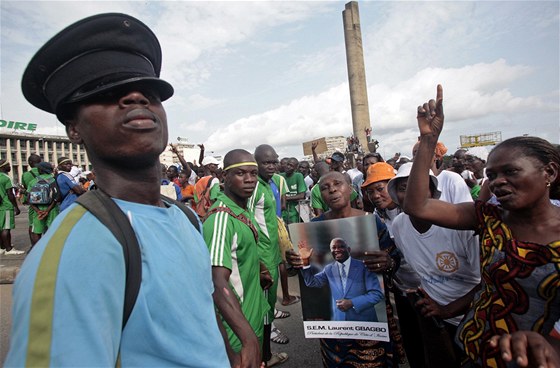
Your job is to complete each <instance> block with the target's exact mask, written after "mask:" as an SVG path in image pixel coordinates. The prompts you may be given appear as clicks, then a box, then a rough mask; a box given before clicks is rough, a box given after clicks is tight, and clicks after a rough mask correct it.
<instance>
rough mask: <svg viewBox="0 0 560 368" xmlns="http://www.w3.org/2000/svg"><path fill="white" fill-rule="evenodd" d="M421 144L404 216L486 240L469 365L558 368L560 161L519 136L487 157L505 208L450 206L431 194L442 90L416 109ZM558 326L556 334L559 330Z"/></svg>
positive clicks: (466, 339)
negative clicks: (559, 203) (559, 202)
mask: <svg viewBox="0 0 560 368" xmlns="http://www.w3.org/2000/svg"><path fill="white" fill-rule="evenodd" d="M417 119H418V127H419V129H420V145H419V149H418V153H417V155H416V156H415V158H414V165H413V167H412V171H411V174H410V177H409V180H408V190H407V192H406V197H405V205H404V210H405V212H406V213H409V214H411V215H414V216H416V217H418V218H421V219H423V220H427V221H430V222H432V223H434V224H436V225H439V226H444V227H448V228H453V229H465V230H466V229H471V230H476V231H477V232H478V233H479V235H480V240H481V242H480V259H481V276H482V288H481V290H480V291H479V292H478V293H477V294H476V295H475V297H474V301H473V303H472V305H471V307H470V310H469V312H468V313H467V314H466V315H465V318H464V319H463V321H462V322H461V324H460V326H459V329H458V333H457V337H456V338H457V340H458V343H459V344H460V345H461V346H462V348H463V349H464V350H465V353H466V354H467V356H468V357H469V359H470V361H469V362H466V363H465V366H468V367H476V366H483V367H486V366H489V367H506V366H509V365H508V362H511V361H515V363H517V366H519V367H548V368H552V367H560V334H559V330H560V320H559V319H560V293H559V290H560V271H559V270H560V208H559V207H556V206H554V205H552V204H551V202H550V199H557V198H559V195H560V193H559V192H560V190H559V181H560V178H559V170H560V155H559V154H558V151H557V150H555V148H554V146H553V145H552V144H550V143H549V142H547V141H545V140H544V139H541V138H536V137H516V138H511V139H508V140H506V141H503V142H502V143H500V144H499V145H497V146H496V147H495V148H494V149H493V150H492V152H491V153H490V154H489V156H488V162H487V167H486V174H487V176H488V181H489V188H490V190H491V191H492V193H493V194H494V195H495V196H496V198H497V200H498V201H499V205H492V204H488V203H486V202H480V201H477V202H475V203H474V204H473V203H461V204H451V203H447V202H443V201H440V200H437V199H432V198H429V196H428V193H429V192H428V183H429V181H428V172H429V169H430V164H431V158H432V155H433V152H434V148H435V145H436V143H437V140H438V137H439V135H440V133H441V130H442V128H443V121H444V115H443V88H442V87H441V86H440V85H438V87H437V99H436V100H435V101H434V100H430V101H429V102H427V103H425V104H424V105H423V106H419V107H418V115H417ZM555 326H556V328H555Z"/></svg>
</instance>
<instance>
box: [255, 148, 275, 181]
mask: <svg viewBox="0 0 560 368" xmlns="http://www.w3.org/2000/svg"><path fill="white" fill-rule="evenodd" d="M255 159H256V161H257V165H258V168H259V176H260V177H261V178H263V180H266V181H268V180H270V178H272V175H274V174H275V173H276V167H277V165H278V155H277V154H276V152H274V150H267V151H265V152H262V153H261V154H260V155H259V156H258V157H256V156H255Z"/></svg>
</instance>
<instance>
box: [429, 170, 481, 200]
mask: <svg viewBox="0 0 560 368" xmlns="http://www.w3.org/2000/svg"><path fill="white" fill-rule="evenodd" d="M437 180H438V190H439V191H440V192H441V197H439V199H440V200H442V201H445V202H449V203H463V202H472V201H473V199H472V196H471V191H470V189H469V186H468V185H467V183H465V179H463V177H461V175H459V174H457V173H456V172H453V171H448V170H443V171H442V172H440V173H439V175H438V176H437Z"/></svg>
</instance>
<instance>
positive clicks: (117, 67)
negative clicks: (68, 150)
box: [0, 13, 560, 368]
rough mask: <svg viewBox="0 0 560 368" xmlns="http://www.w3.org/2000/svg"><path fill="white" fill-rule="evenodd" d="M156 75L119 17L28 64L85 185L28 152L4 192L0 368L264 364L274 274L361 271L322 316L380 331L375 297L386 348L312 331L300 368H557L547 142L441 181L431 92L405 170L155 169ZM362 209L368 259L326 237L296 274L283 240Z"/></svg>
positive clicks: (325, 166)
mask: <svg viewBox="0 0 560 368" xmlns="http://www.w3.org/2000/svg"><path fill="white" fill-rule="evenodd" d="M55 56H56V57H55ZM160 67H161V49H160V47H159V42H158V40H157V38H156V36H155V35H154V34H153V32H152V31H151V30H150V29H149V28H148V27H147V26H146V25H145V24H143V23H142V22H141V21H139V20H138V19H135V18H133V17H131V16H128V15H125V14H117V13H110V14H100V15H96V16H93V17H89V18H86V19H83V20H81V21H79V22H77V23H75V24H73V25H72V26H70V27H68V28H66V29H64V30H63V31H61V32H60V33H59V34H57V35H56V36H55V37H53V38H52V39H51V40H50V41H48V42H47V43H46V44H45V45H44V46H43V47H42V48H41V49H40V50H39V51H38V52H37V54H36V55H35V56H34V57H33V58H32V60H31V62H30V63H29V65H28V67H27V69H26V71H25V73H24V76H23V82H22V89H23V93H24V96H25V97H26V99H27V100H28V101H29V102H30V103H31V104H33V105H34V106H36V107H37V108H40V109H43V110H45V111H47V112H49V113H53V114H55V115H56V116H57V117H58V119H59V120H60V121H61V122H62V123H63V124H64V125H65V127H66V132H67V135H68V137H69V139H70V140H71V141H72V142H74V143H79V144H82V145H83V146H84V147H85V149H86V151H87V154H88V157H89V158H90V160H91V163H92V166H93V169H94V170H95V173H94V172H93V171H92V172H86V173H84V176H86V178H84V179H83V180H82V182H80V180H79V178H78V179H76V177H75V176H73V175H72V174H71V171H72V167H73V165H72V161H71V160H70V159H68V158H65V157H61V158H59V159H58V162H57V168H56V171H57V173H56V175H55V174H54V173H53V172H54V171H55V168H54V167H53V165H51V164H50V163H48V162H42V161H41V158H40V157H39V156H37V155H32V156H31V157H29V167H30V170H29V171H28V172H26V173H25V174H24V175H23V177H22V180H21V182H22V186H23V188H24V191H25V192H24V194H23V196H24V198H25V203H26V204H27V205H29V236H30V240H31V243H32V245H33V249H32V250H31V251H30V252H29V254H28V255H27V257H26V260H25V262H24V264H23V265H22V268H21V271H20V273H19V275H18V277H17V279H16V281H15V285H14V299H13V316H12V320H13V324H12V331H11V341H10V349H9V352H8V356H7V360H6V361H5V362H4V366H6V367H12V366H23V365H26V366H77V365H80V366H117V365H122V366H158V367H159V366H190V367H227V366H232V367H265V366H266V367H272V366H276V365H281V364H282V363H284V362H286V361H287V360H288V359H289V357H288V355H287V354H286V353H285V352H278V351H273V350H275V349H273V348H272V345H271V342H276V343H278V344H285V343H288V342H289V337H288V336H286V335H285V334H283V333H282V332H281V331H280V330H279V329H278V328H277V326H275V325H274V320H275V318H286V317H289V313H288V312H286V311H283V310H282V306H286V305H290V304H294V303H298V302H300V298H299V296H296V295H290V292H289V290H288V287H287V280H288V274H289V272H292V274H294V273H295V274H298V273H299V274H300V276H301V277H302V279H304V280H305V284H307V285H308V286H310V287H320V286H323V285H325V284H329V283H330V282H331V280H332V278H333V277H338V276H336V275H337V273H340V278H341V279H343V280H347V278H348V277H349V275H350V273H348V274H347V273H346V271H345V267H348V269H350V268H352V269H359V272H353V273H352V275H354V274H356V275H358V274H359V275H361V276H360V277H362V278H363V279H364V281H363V282H362V283H361V284H364V285H365V284H367V285H370V286H367V288H368V289H372V290H373V289H374V290H375V292H374V293H373V292H372V294H371V295H369V297H368V299H367V300H365V299H360V300H358V299H354V300H353V296H348V297H347V299H344V298H341V299H339V301H337V303H336V304H333V305H332V306H331V310H332V314H333V315H335V316H336V320H346V319H347V317H349V316H350V315H352V316H359V318H361V319H362V320H366V321H367V320H377V316H376V315H375V310H371V308H373V305H374V304H376V303H379V302H382V303H384V308H385V309H386V311H387V320H388V326H389V331H390V334H389V335H390V340H389V341H388V342H386V341H375V340H357V339H342V338H340V339H320V341H319V344H320V349H321V355H320V356H317V357H316V359H317V360H318V361H322V363H323V365H324V366H325V367H398V366H399V365H401V364H405V363H406V361H408V364H409V365H410V366H411V367H461V366H464V367H479V366H480V367H509V366H511V365H510V364H512V363H515V364H517V366H520V367H544V368H552V367H559V366H560V294H559V293H558V291H559V290H560V256H559V254H560V231H559V229H560V207H558V201H557V200H558V199H560V185H559V184H560V176H559V171H560V151H559V149H558V147H557V146H556V147H555V146H554V145H552V144H551V143H549V142H547V141H545V140H543V139H541V138H535V137H516V138H512V139H508V140H506V141H504V142H502V143H500V144H499V145H497V146H496V147H495V148H494V149H493V150H492V151H491V152H490V153H489V154H487V155H484V154H482V153H481V152H477V151H476V150H473V151H471V150H460V151H458V152H456V153H455V154H454V155H453V159H452V160H451V165H450V166H449V167H446V165H445V164H444V162H445V159H444V158H445V154H446V153H447V148H446V147H445V145H444V144H442V143H441V142H439V141H438V138H439V135H440V133H441V131H442V129H443V124H444V114H443V89H442V87H441V86H438V87H437V95H436V99H435V100H430V101H429V102H427V103H425V104H423V105H421V106H419V107H418V110H417V119H418V127H419V134H420V136H419V139H418V142H416V144H415V145H414V146H412V144H411V147H410V149H411V151H412V157H411V158H409V157H406V156H403V155H400V154H397V155H395V157H393V158H392V159H389V160H387V161H385V160H384V159H383V157H382V156H381V155H379V154H378V153H375V152H373V153H366V154H359V155H357V154H356V153H355V152H347V153H346V154H345V153H342V152H334V153H332V154H331V155H329V157H325V158H323V159H321V158H320V157H319V155H318V154H317V152H316V149H317V144H316V143H314V144H313V145H312V150H313V160H312V161H311V162H309V161H299V160H297V159H296V158H293V157H286V158H282V159H279V156H278V154H277V152H276V150H275V149H274V147H272V146H270V145H267V144H261V145H259V146H257V147H255V148H254V149H253V150H252V152H249V151H247V150H244V149H234V150H231V151H229V152H228V153H227V154H226V155H225V156H224V159H223V163H222V164H221V167H220V163H219V162H218V160H217V159H216V158H215V157H212V156H206V155H205V154H204V146H203V145H201V146H200V148H201V154H200V157H199V161H198V162H199V163H200V164H201V166H200V167H197V166H195V165H194V163H190V162H186V161H185V159H184V157H183V156H182V155H181V154H180V152H179V150H178V148H177V147H176V146H174V145H171V147H170V149H171V150H172V152H173V153H174V154H175V157H176V159H177V163H176V164H175V165H171V166H168V167H167V166H165V165H162V164H161V163H160V162H159V157H160V154H161V153H162V152H163V151H164V150H165V149H167V148H168V147H169V145H168V140H167V138H168V131H167V118H166V114H165V110H164V108H163V105H162V102H163V101H165V100H167V99H168V98H170V97H171V96H172V95H173V92H174V90H173V87H172V86H171V85H170V84H169V83H168V82H166V81H164V80H162V79H160V78H159V73H160ZM368 137H369V134H368ZM349 158H350V160H349ZM356 158H357V160H356V165H355V167H353V165H350V164H349V161H353V159H356ZM6 170H9V165H6V162H5V161H0V184H2V185H0V193H1V194H2V196H3V197H5V196H6V197H7V198H8V200H7V201H6V200H3V201H2V203H3V204H2V205H4V202H8V203H9V205H11V207H10V206H9V205H8V204H6V205H7V206H8V207H10V208H4V209H5V211H2V213H1V215H3V216H4V217H0V220H1V221H2V224H3V228H2V233H1V235H2V236H1V239H2V251H3V252H4V253H6V252H7V253H8V254H9V253H10V252H13V250H12V249H11V243H10V239H9V230H10V229H11V228H13V227H11V226H12V225H13V216H14V215H17V214H18V213H19V209H18V204H17V202H16V200H15V196H14V191H13V188H14V185H13V183H12V182H11V180H9V183H8V180H6V179H5V178H4V176H6V177H7V175H6V174H5V172H6ZM8 179H9V177H8ZM96 193H98V194H99V193H103V195H105V196H107V197H108V198H110V200H111V201H112V202H114V204H116V207H115V208H116V209H115V210H114V211H117V212H118V214H119V216H121V217H123V218H125V219H126V220H125V222H126V225H127V227H131V229H132V231H131V232H128V233H126V234H127V235H125V236H124V238H125V239H124V242H125V243H127V245H126V246H124V245H123V244H122V243H123V242H122V239H121V237H120V236H117V235H116V234H115V233H114V232H113V230H112V229H110V228H108V227H107V226H105V224H104V222H102V221H100V219H99V218H98V217H97V215H96V214H94V213H93V212H91V211H90V210H88V207H86V206H84V205H83V204H82V203H83V202H81V200H79V198H82V199H83V198H86V197H87V198H89V199H92V200H93V201H94V202H95V201H96V200H97V199H96V198H98V196H97V195H96ZM95 203H98V205H99V206H101V207H103V206H104V205H103V202H102V201H101V200H99V202H95ZM121 212H122V213H121ZM195 212H196V214H197V215H198V217H196V216H194V213H195ZM109 215H110V216H111V214H109ZM112 215H114V217H113V218H114V221H115V222H118V220H119V218H120V217H119V216H117V213H116V212H115V213H113V214H112ZM359 216H369V217H368V218H371V226H372V227H375V228H376V234H377V237H378V241H379V245H380V250H366V251H365V252H362V253H361V254H359V256H360V257H359V259H360V260H359V261H358V260H357V259H354V253H351V245H349V244H347V243H346V242H345V241H344V239H341V238H335V239H333V240H332V242H331V244H330V249H331V252H332V255H333V262H332V263H331V264H329V265H328V266H327V267H325V269H324V270H312V269H310V268H309V259H310V256H311V254H312V251H311V250H310V249H309V248H308V247H307V246H305V245H304V244H301V247H299V248H298V247H294V246H293V244H292V243H291V241H290V237H289V233H288V231H287V226H288V225H289V224H292V223H296V222H297V223H300V222H308V221H325V222H327V221H330V220H337V219H344V218H351V217H359ZM193 218H194V220H193ZM366 219H367V218H366ZM123 233H125V232H124V231H123ZM132 238H134V239H132ZM132 240H134V241H132ZM123 249H124V250H125V251H124V252H123ZM134 254H139V259H138V263H134V262H133V261H131V260H130V259H131V257H132V258H133V255H134ZM377 275H379V276H380V277H381V280H383V283H382V284H383V285H384V286H385V288H384V290H382V289H381V288H380V283H379V282H378V278H377ZM344 284H346V282H344ZM344 284H343V285H344ZM361 284H360V285H361ZM134 285H135V288H134V287H133V286H134ZM279 287H280V290H281V294H282V296H281V298H280V301H278V299H277V294H278V293H279V290H278V288H279ZM354 287H356V288H357V287H358V283H356V284H355V285H354ZM343 288H344V286H343ZM130 290H134V291H133V292H130ZM348 295H350V294H348ZM127 310H128V312H127Z"/></svg>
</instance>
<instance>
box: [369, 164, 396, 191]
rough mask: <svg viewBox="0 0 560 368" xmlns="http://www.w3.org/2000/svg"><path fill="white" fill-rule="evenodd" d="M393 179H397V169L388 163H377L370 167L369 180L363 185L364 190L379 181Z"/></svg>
mask: <svg viewBox="0 0 560 368" xmlns="http://www.w3.org/2000/svg"><path fill="white" fill-rule="evenodd" d="M393 177H395V169H394V168H393V166H391V165H389V164H388V163H386V162H377V163H375V164H373V165H371V166H370V167H368V170H367V179H366V181H365V182H364V183H363V184H362V188H365V187H367V186H368V185H370V184H373V183H377V182H378V181H383V180H391V179H392V178H393Z"/></svg>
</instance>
